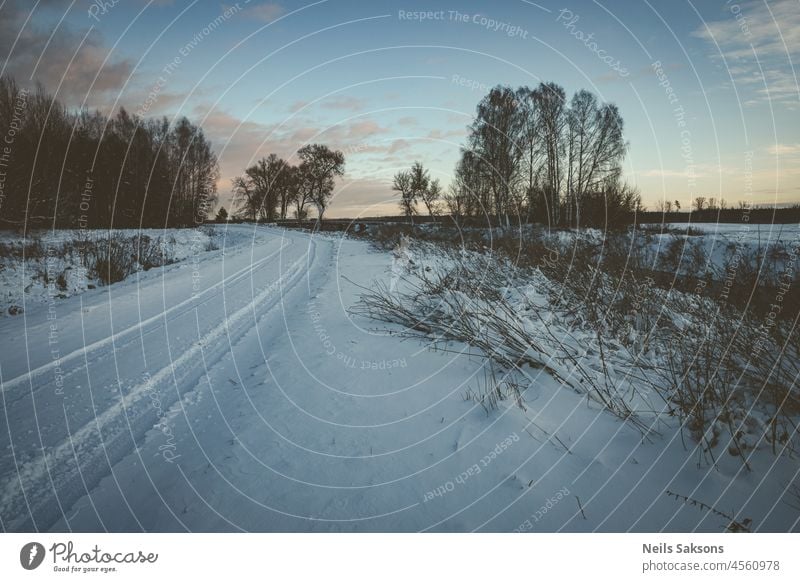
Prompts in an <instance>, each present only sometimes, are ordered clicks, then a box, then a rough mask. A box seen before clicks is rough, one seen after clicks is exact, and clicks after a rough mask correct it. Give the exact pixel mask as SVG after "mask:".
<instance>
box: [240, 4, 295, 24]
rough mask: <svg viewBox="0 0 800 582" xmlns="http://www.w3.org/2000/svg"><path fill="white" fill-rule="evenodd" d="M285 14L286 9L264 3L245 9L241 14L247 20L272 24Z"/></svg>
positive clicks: (278, 5)
mask: <svg viewBox="0 0 800 582" xmlns="http://www.w3.org/2000/svg"><path fill="white" fill-rule="evenodd" d="M285 12H286V9H285V8H284V7H283V6H281V5H280V4H278V3H276V2H266V3H264V4H256V5H254V6H250V7H249V8H247V9H245V10H244V11H243V12H242V14H243V15H244V16H246V17H247V18H251V19H254V20H259V21H261V22H272V21H273V20H276V19H277V18H279V17H280V16H282V15H283V14H284V13H285Z"/></svg>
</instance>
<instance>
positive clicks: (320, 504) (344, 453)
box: [0, 225, 792, 531]
mask: <svg viewBox="0 0 800 582" xmlns="http://www.w3.org/2000/svg"><path fill="white" fill-rule="evenodd" d="M229 228H231V229H232V231H231V233H233V234H235V236H233V237H232V239H231V240H233V241H235V242H234V243H233V244H229V245H226V246H225V248H223V250H221V251H214V252H210V253H203V254H201V255H199V256H198V257H197V258H191V259H189V260H187V261H185V262H183V263H180V264H176V265H171V266H169V267H165V268H163V269H154V270H152V271H150V272H148V273H143V274H140V275H138V276H134V278H132V279H130V280H128V281H125V282H123V283H120V284H116V285H112V286H110V287H106V288H103V289H98V290H95V291H90V292H87V293H85V294H83V295H81V296H77V297H73V298H70V299H67V300H63V301H56V302H54V303H51V304H49V305H44V306H42V307H35V308H32V309H26V311H25V313H24V315H22V316H20V317H16V318H7V319H5V320H3V321H2V322H0V374H1V378H2V392H0V395H1V396H2V399H1V400H0V407H1V408H2V411H0V424H2V428H1V429H0V526H2V529H3V530H4V531H20V530H22V531H31V530H40V531H41V530H51V531H70V530H72V531H104V530H108V531H141V530H146V531H186V530H191V531H239V530H259V531H317V530H319V531H342V530H343V531H376V530H377V531H416V530H438V531H464V530H474V529H484V530H500V531H511V530H521V531H526V530H534V531H535V530H542V531H556V530H577V531H591V530H596V529H601V530H627V529H639V530H661V529H675V530H694V529H700V530H711V531H720V530H721V528H722V527H724V524H721V523H720V520H719V519H718V518H714V517H713V516H712V515H709V514H705V513H700V512H698V511H697V510H695V509H691V508H686V507H684V506H683V505H680V504H676V502H675V501H673V500H671V499H669V498H667V497H666V496H665V495H664V494H663V492H664V490H665V489H666V488H669V489H671V490H673V491H678V492H680V493H682V494H692V496H693V497H695V498H699V499H703V500H710V501H715V500H724V501H725V507H729V506H731V505H732V506H733V507H741V508H742V509H743V511H744V516H745V517H746V516H747V510H748V507H749V505H748V504H754V505H753V507H756V506H757V507H758V509H759V511H760V513H761V515H764V514H767V517H766V518H765V523H767V524H768V528H771V529H785V528H788V527H791V523H792V518H791V516H788V515H787V512H785V511H782V510H781V508H780V507H776V508H775V509H774V510H772V511H768V510H769V509H770V508H769V507H767V509H766V510H764V508H763V507H764V503H763V497H764V496H771V498H772V500H773V501H774V499H775V497H774V494H775V491H773V490H771V489H770V485H769V484H767V485H763V484H758V483H757V481H756V482H754V483H749V484H746V485H747V486H741V487H740V486H739V485H738V484H734V485H731V481H730V477H731V475H725V474H722V473H720V472H719V471H714V470H712V469H710V468H709V467H698V466H697V463H696V455H694V456H692V455H693V452H692V451H686V450H685V449H684V448H683V446H682V445H681V443H680V439H669V438H667V439H665V440H664V442H662V443H660V444H658V445H656V446H654V445H652V444H645V443H643V442H642V440H641V438H640V435H639V434H638V433H637V432H636V431H634V430H632V429H631V428H629V427H628V426H626V425H625V424H623V423H620V422H618V421H617V420H616V419H614V418H613V417H612V416H611V415H608V414H606V413H604V412H602V411H601V410H598V409H596V408H594V407H589V406H587V404H586V402H585V400H583V399H581V398H580V397H579V396H577V395H575V394H572V393H570V392H568V391H566V390H563V389H559V388H558V387H557V386H556V385H555V383H554V382H553V380H552V379H551V378H549V377H547V376H544V375H542V376H539V377H537V378H534V382H533V385H532V386H531V388H530V389H529V390H528V391H527V392H526V395H525V398H526V400H527V410H525V411H523V410H520V409H519V408H516V407H514V406H501V408H500V409H499V410H497V411H494V412H493V413H492V414H491V415H488V416H487V415H486V413H485V412H484V410H483V408H482V407H481V406H480V405H477V404H475V403H474V402H472V401H467V400H465V399H464V394H465V392H466V391H467V388H472V389H476V388H478V387H479V386H480V384H481V382H482V379H483V378H484V371H483V369H482V367H481V366H482V365H483V362H482V360H481V359H480V358H477V357H471V356H470V355H469V354H468V353H466V352H464V351H460V350H463V349H464V348H463V347H459V346H453V351H446V352H444V351H441V352H439V351H429V350H427V349H426V348H424V347H423V346H421V345H420V344H419V343H418V342H415V341H409V340H405V341H403V340H402V339H401V338H399V337H398V336H397V335H395V334H393V333H390V332H391V330H386V329H383V330H382V329H381V328H382V327H385V326H382V325H381V324H378V323H376V322H373V321H368V320H362V319H356V318H353V317H351V316H349V315H348V313H347V308H348V307H350V306H351V305H352V304H353V303H354V302H355V301H357V298H358V293H359V288H358V285H369V284H371V283H372V282H373V281H374V280H375V279H379V278H384V279H387V280H388V279H389V278H390V277H391V272H392V261H393V258H392V255H391V254H388V253H379V252H375V251H371V250H369V248H368V247H367V245H366V244H365V243H363V242H358V241H352V240H347V239H338V238H328V237H312V236H310V235H308V234H304V233H299V232H291V231H286V232H284V231H282V230H278V229H270V228H265V227H257V228H253V227H252V226H243V225H242V226H232V227H229ZM395 331H396V330H395ZM554 435H555V436H554ZM555 437H558V438H557V439H556V438H555ZM754 478H755V477H754ZM762 486H763V487H764V489H763V490H762V491H761V492H759V489H758V488H759V487H762ZM754 488H755V491H756V494H755V495H754V494H753V491H754ZM578 498H579V499H580V500H581V506H580V507H579V505H578V502H577V500H578ZM581 507H582V509H583V512H581V509H580V508H581Z"/></svg>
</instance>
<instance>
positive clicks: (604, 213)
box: [445, 83, 640, 226]
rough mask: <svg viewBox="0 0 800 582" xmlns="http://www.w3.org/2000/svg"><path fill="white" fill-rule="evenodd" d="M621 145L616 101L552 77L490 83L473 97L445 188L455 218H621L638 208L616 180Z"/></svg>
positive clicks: (563, 221)
mask: <svg viewBox="0 0 800 582" xmlns="http://www.w3.org/2000/svg"><path fill="white" fill-rule="evenodd" d="M626 149H627V144H626V142H625V139H624V135H623V119H622V116H621V115H620V113H619V110H618V109H617V107H616V106H615V105H613V104H610V103H601V102H600V101H598V99H597V97H596V96H595V95H594V94H592V93H591V92H589V91H585V90H580V91H578V92H577V93H575V94H574V95H573V96H572V98H571V99H570V100H569V101H568V100H567V97H566V93H565V91H564V89H563V88H562V87H560V86H558V85H557V84H555V83H541V84H540V85H539V86H538V87H536V88H534V89H531V88H529V87H520V88H518V89H516V90H515V89H512V88H511V87H506V86H497V87H495V88H493V89H491V90H490V91H489V93H488V94H487V95H486V96H485V97H484V98H483V99H482V100H481V101H480V103H478V106H477V110H476V115H475V120H474V122H473V123H472V125H471V126H470V128H469V136H468V143H467V145H466V146H465V147H464V148H463V150H462V155H461V158H460V159H459V161H458V164H457V165H456V169H455V176H454V179H453V181H452V182H451V185H450V189H449V191H448V192H447V194H446V195H445V203H446V205H447V208H448V211H449V212H450V214H451V215H453V216H454V217H456V218H459V217H474V216H481V215H483V216H489V217H491V218H493V219H494V220H496V221H497V222H499V223H501V224H506V225H507V224H509V223H510V220H511V218H512V217H518V219H520V220H522V221H526V222H527V221H531V220H538V221H541V222H548V223H549V224H553V225H568V226H576V225H581V226H590V225H597V224H606V225H608V224H613V223H615V222H624V221H625V220H626V219H627V218H628V217H629V216H630V215H632V213H633V212H635V211H636V210H638V209H639V207H640V197H639V194H638V193H637V192H636V191H635V190H634V189H632V188H631V187H629V186H628V185H627V184H625V183H623V182H622V180H621V174H622V161H623V159H624V157H625V153H626Z"/></svg>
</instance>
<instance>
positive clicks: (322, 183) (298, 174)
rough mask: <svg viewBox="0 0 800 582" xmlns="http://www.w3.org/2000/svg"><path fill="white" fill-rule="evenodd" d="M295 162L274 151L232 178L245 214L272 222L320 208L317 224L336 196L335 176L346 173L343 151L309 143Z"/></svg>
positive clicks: (301, 217) (238, 204)
mask: <svg viewBox="0 0 800 582" xmlns="http://www.w3.org/2000/svg"><path fill="white" fill-rule="evenodd" d="M297 157H298V158H299V160H300V163H299V164H298V165H292V164H290V163H289V162H287V161H286V160H283V159H281V158H279V157H278V156H277V155H275V154H270V155H269V156H267V157H266V158H261V159H260V160H258V161H257V162H256V163H255V164H253V165H252V166H250V167H249V168H247V169H246V170H245V171H244V174H242V175H241V176H237V177H236V178H234V180H233V194H234V203H235V205H236V207H237V211H238V212H239V214H240V215H241V216H242V217H243V218H248V219H250V220H253V221H263V222H272V221H274V220H277V219H282V220H284V219H286V218H287V216H288V213H289V209H290V208H291V207H293V214H294V217H295V218H296V219H297V220H298V221H302V220H304V219H306V218H307V217H308V207H309V206H313V207H315V208H316V211H317V224H319V223H320V222H321V221H322V218H323V215H324V214H325V210H326V209H327V207H328V204H329V203H330V200H331V198H332V197H333V188H334V185H335V180H336V178H338V177H341V176H343V175H344V164H345V160H344V154H343V153H342V152H340V151H338V150H331V149H330V148H329V147H328V146H325V145H322V144H309V145H306V146H304V147H302V148H301V149H300V150H298V152H297Z"/></svg>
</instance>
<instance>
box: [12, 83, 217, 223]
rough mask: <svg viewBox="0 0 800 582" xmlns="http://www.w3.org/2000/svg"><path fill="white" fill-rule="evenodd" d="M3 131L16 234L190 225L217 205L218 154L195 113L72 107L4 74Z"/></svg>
mask: <svg viewBox="0 0 800 582" xmlns="http://www.w3.org/2000/svg"><path fill="white" fill-rule="evenodd" d="M0 127H2V128H4V129H5V130H6V132H5V136H4V139H3V143H2V144H0V173H1V174H0V225H1V226H4V227H6V228H25V229H30V228H81V229H84V228H85V229H96V228H143V227H144V228H163V227H187V226H194V225H197V224H201V223H203V222H205V221H206V219H207V218H208V217H209V213H210V211H211V210H212V209H213V208H214V206H215V205H216V201H217V185H216V183H217V179H218V178H219V164H218V161H217V157H216V154H215V153H214V152H213V150H212V147H211V144H210V142H209V141H208V139H207V138H206V136H205V134H204V133H203V130H202V129H201V128H200V127H198V126H197V125H195V124H193V123H192V122H191V121H189V120H188V119H187V118H185V117H181V118H179V119H177V120H176V121H174V122H172V123H170V121H169V120H168V119H167V118H166V117H161V118H156V119H145V118H143V117H141V116H139V115H136V114H131V113H129V112H128V111H126V110H125V109H124V108H122V109H120V110H119V112H118V113H117V114H116V115H114V116H113V117H109V116H106V115H104V114H102V113H100V112H99V111H94V112H90V111H88V110H87V109H85V108H84V109H80V110H77V111H70V110H68V109H67V108H66V107H65V106H64V105H63V104H61V103H60V102H59V101H58V100H57V99H55V98H54V97H53V96H52V95H50V94H49V93H47V92H46V91H45V89H44V88H43V87H42V86H41V85H39V86H37V87H36V88H35V89H33V90H29V89H26V88H21V87H19V86H18V85H17V84H16V82H15V81H14V79H13V78H11V77H8V76H0Z"/></svg>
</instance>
